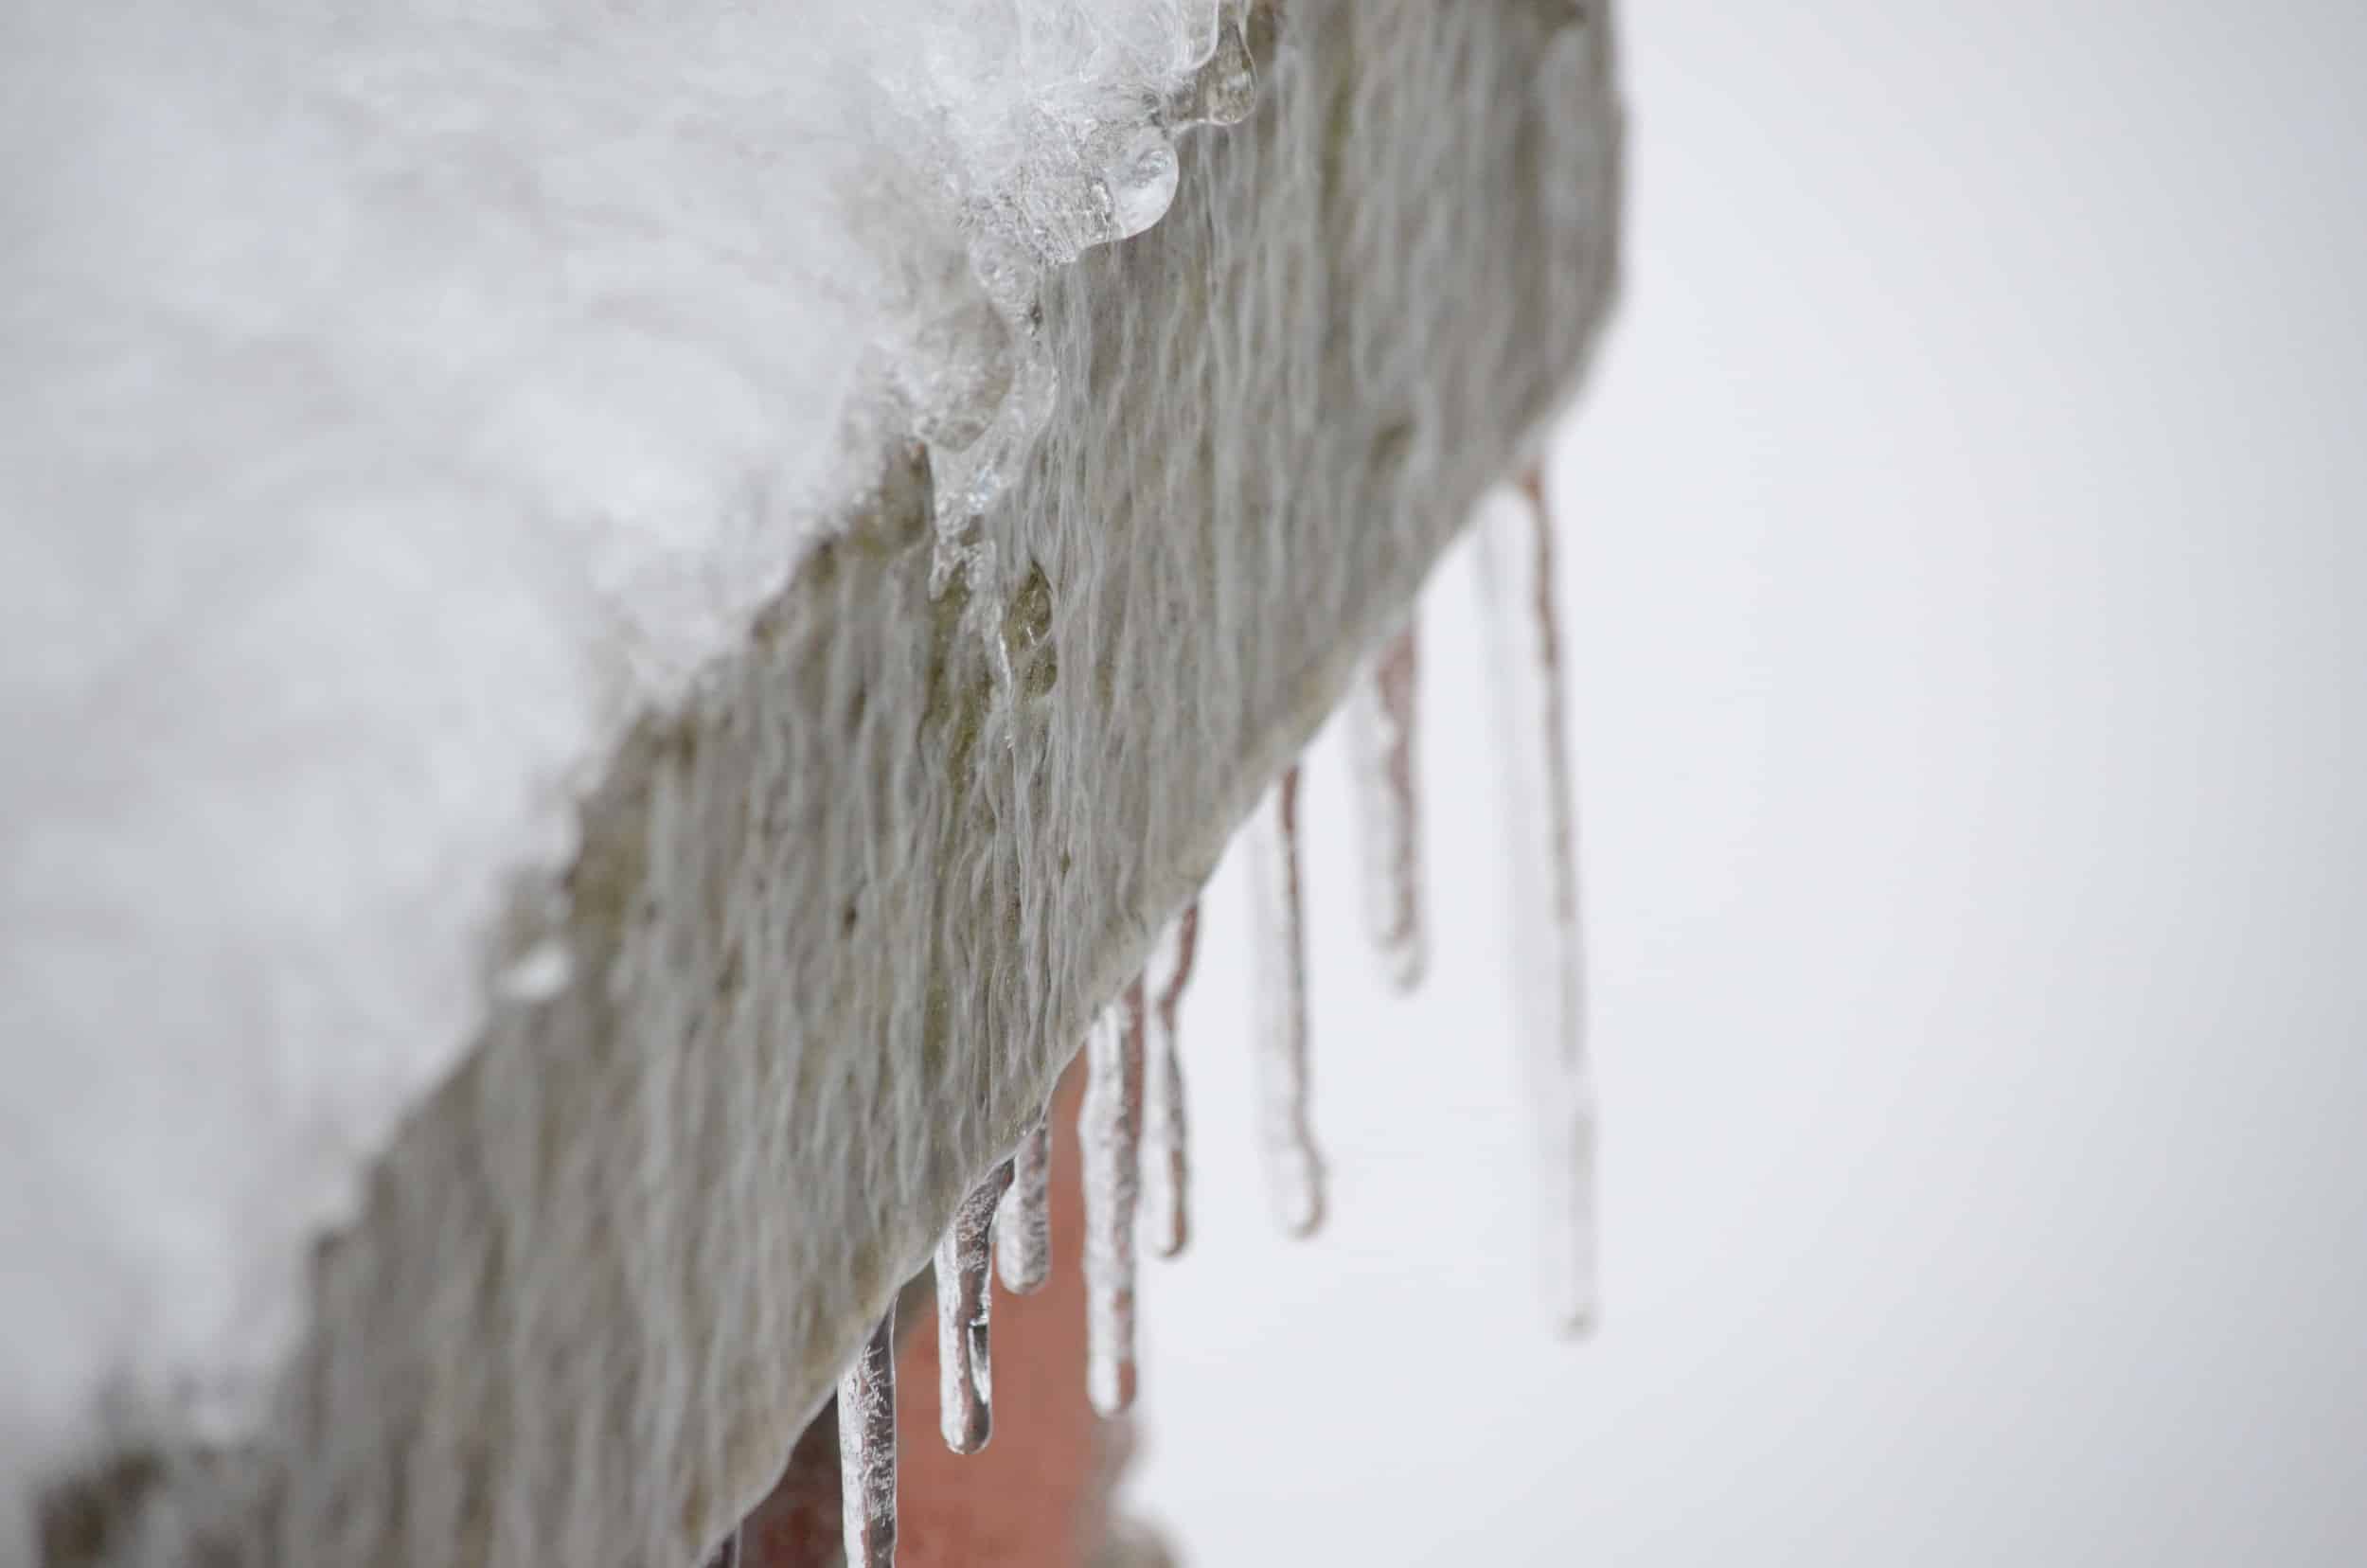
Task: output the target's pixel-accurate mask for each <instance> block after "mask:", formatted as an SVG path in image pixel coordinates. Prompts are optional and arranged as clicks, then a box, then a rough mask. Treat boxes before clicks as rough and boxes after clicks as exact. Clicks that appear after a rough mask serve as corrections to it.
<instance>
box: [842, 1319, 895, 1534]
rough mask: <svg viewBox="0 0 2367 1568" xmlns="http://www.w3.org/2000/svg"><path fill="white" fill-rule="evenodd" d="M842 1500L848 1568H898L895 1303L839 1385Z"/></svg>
mask: <svg viewBox="0 0 2367 1568" xmlns="http://www.w3.org/2000/svg"><path fill="white" fill-rule="evenodd" d="M838 1476H839V1482H838V1484H839V1499H840V1502H841V1505H842V1506H843V1508H844V1518H845V1532H846V1537H845V1541H846V1568H895V1562H896V1303H895V1302H894V1301H892V1300H891V1301H890V1302H889V1303H888V1310H887V1312H886V1313H885V1315H883V1316H882V1317H881V1319H880V1325H879V1327H876V1328H874V1329H873V1330H872V1331H871V1338H870V1339H868V1340H866V1341H864V1342H863V1349H862V1351H861V1352H860V1353H859V1354H857V1356H856V1357H855V1362H854V1364H853V1365H851V1366H849V1367H848V1368H847V1369H846V1375H845V1377H842V1378H841V1379H839V1381H838Z"/></svg>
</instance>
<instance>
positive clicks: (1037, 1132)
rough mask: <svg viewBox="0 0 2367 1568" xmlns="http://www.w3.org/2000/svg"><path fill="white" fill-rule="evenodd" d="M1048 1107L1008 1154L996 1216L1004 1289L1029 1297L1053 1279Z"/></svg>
mask: <svg viewBox="0 0 2367 1568" xmlns="http://www.w3.org/2000/svg"><path fill="white" fill-rule="evenodd" d="M1050 1110H1051V1108H1050V1107H1048V1106H1047V1107H1046V1108H1045V1111H1044V1114H1041V1115H1039V1116H1037V1117H1036V1125H1035V1126H1033V1127H1031V1128H1029V1129H1028V1130H1027V1135H1026V1136H1025V1137H1023V1138H1022V1139H1020V1140H1019V1152H1018V1153H1016V1154H1014V1155H1012V1156H1011V1189H1010V1191H1008V1192H1006V1193H1005V1194H1004V1195H1003V1207H1002V1209H1001V1211H1000V1212H999V1213H998V1214H997V1215H996V1216H995V1221H994V1241H995V1258H996V1262H997V1263H998V1264H999V1265H1000V1272H1001V1274H1002V1275H1003V1288H1004V1289H1005V1290H1006V1291H1009V1292H1014V1293H1015V1294H1018V1295H1032V1294H1034V1293H1035V1292H1038V1291H1041V1290H1042V1289H1043V1282H1044V1281H1045V1280H1046V1279H1049V1278H1050V1277H1051V1276H1052V1129H1051V1127H1050V1126H1049V1125H1048V1124H1047V1122H1046V1121H1045V1116H1046V1115H1049V1114H1050Z"/></svg>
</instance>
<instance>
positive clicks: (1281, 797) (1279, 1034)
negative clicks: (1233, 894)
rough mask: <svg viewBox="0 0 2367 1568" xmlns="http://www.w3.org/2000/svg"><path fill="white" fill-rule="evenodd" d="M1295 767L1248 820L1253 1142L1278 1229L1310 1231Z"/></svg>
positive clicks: (1312, 1183)
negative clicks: (1261, 1153)
mask: <svg viewBox="0 0 2367 1568" xmlns="http://www.w3.org/2000/svg"><path fill="white" fill-rule="evenodd" d="M1298 799H1299V770H1298V765H1297V764H1296V763H1293V764H1291V766H1290V768H1289V769H1287V770H1286V771H1285V772H1284V773H1283V775H1282V777H1281V779H1280V780H1279V781H1278V782H1277V783H1276V784H1275V785H1274V787H1273V789H1272V791H1270V792H1268V793H1267V796H1266V799H1265V801H1264V802H1263V803H1262V804H1261V805H1260V806H1259V807H1258V810H1257V813H1256V815H1255V817H1254V818H1252V819H1251V823H1250V854H1251V862H1252V864H1251V872H1252V876H1253V877H1254V879H1255V884H1256V894H1255V896H1256V926H1255V936H1254V938H1253V940H1254V942H1255V955H1256V976H1257V1025H1256V1027H1257V1042H1256V1051H1257V1070H1258V1134H1259V1137H1258V1141H1259V1143H1260V1145H1261V1146H1262V1147H1263V1149H1264V1150H1265V1156H1266V1183H1267V1191H1268V1194H1269V1196H1270V1197H1271V1198H1272V1201H1273V1204H1274V1211H1275V1213H1276V1215H1277V1216H1278V1217H1279V1218H1280V1219H1281V1221H1282V1226H1283V1228H1284V1229H1285V1230H1287V1231H1289V1232H1290V1234H1291V1235H1293V1236H1309V1235H1312V1234H1313V1233H1314V1231H1315V1229H1316V1227H1317V1226H1319V1225H1321V1224H1322V1223H1323V1218H1324V1165H1323V1157H1322V1156H1321V1155H1320V1154H1318V1153H1317V1152H1316V1150H1315V1138H1314V1133H1313V1131H1312V1130H1311V1129H1310V1128H1309V1127H1308V1046H1307V933H1306V930H1305V928H1304V925H1303V923H1302V919H1303V909H1302V904H1301V900H1300V896H1299V824H1298Z"/></svg>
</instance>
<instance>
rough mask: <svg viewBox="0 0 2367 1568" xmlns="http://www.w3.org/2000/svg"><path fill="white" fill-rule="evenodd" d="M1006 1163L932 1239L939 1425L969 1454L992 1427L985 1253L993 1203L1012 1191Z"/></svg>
mask: <svg viewBox="0 0 2367 1568" xmlns="http://www.w3.org/2000/svg"><path fill="white" fill-rule="evenodd" d="M1010 1186H1011V1162H1010V1161H1008V1160H1006V1161H1004V1162H1003V1163H1002V1164H1001V1165H999V1166H996V1167H994V1169H993V1170H992V1171H990V1172H988V1176H987V1179H986V1180H985V1181H983V1182H981V1183H979V1184H978V1185H977V1187H976V1188H975V1189H974V1190H973V1191H972V1192H971V1193H970V1196H969V1197H967V1198H965V1199H963V1200H962V1206H961V1207H960V1208H958V1209H956V1210H954V1212H953V1223H952V1226H950V1227H949V1228H948V1229H947V1231H946V1233H945V1239H944V1240H943V1241H940V1242H938V1243H937V1252H936V1287H937V1426H938V1429H939V1430H940V1431H941V1432H943V1434H945V1446H946V1447H948V1448H950V1449H952V1451H953V1452H955V1453H975V1452H978V1451H979V1450H980V1449H982V1448H985V1447H986V1446H987V1440H988V1438H989V1437H991V1436H992V1435H993V1434H994V1410H993V1400H994V1362H993V1358H992V1351H991V1346H990V1345H989V1342H988V1310H989V1309H990V1308H991V1307H992V1306H993V1303H994V1293H993V1291H992V1288H991V1286H990V1285H989V1283H988V1277H987V1275H988V1256H989V1255H990V1251H991V1248H992V1245H993V1239H994V1213H995V1206H996V1205H997V1204H998V1203H1002V1201H1003V1195H1004V1194H1005V1193H1006V1192H1007V1191H1009V1190H1010Z"/></svg>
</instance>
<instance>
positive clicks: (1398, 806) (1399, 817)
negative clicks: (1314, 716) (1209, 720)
mask: <svg viewBox="0 0 2367 1568" xmlns="http://www.w3.org/2000/svg"><path fill="white" fill-rule="evenodd" d="M1420 657H1421V653H1420V644H1419V642H1418V640H1417V633H1416V631H1415V620H1414V617H1413V616H1412V615H1408V616H1407V617H1406V623H1405V625H1404V626H1403V627H1402V628H1401V629H1399V631H1398V632H1397V634H1396V635H1395V636H1393V637H1391V638H1390V639H1389V640H1388V642H1386V643H1384V644H1383V645H1382V646H1381V650H1380V652H1379V654H1378V655H1377V656H1376V657H1375V658H1374V660H1373V663H1372V666H1371V668H1368V669H1366V670H1365V671H1364V672H1363V674H1362V676H1361V678H1360V679H1359V680H1358V682H1357V684H1356V689H1355V692H1354V693H1353V694H1352V695H1351V696H1350V698H1349V709H1348V717H1349V732H1348V744H1349V746H1350V748H1351V750H1352V751H1353V753H1354V756H1355V767H1356V794H1357V806H1358V808H1359V812H1358V814H1359V816H1360V817H1361V819H1362V820H1361V822H1360V823H1359V824H1358V826H1359V828H1360V829H1361V836H1362V839H1363V863H1364V864H1363V870H1364V921H1365V925H1366V927H1367V929H1369V930H1370V931H1371V933H1372V937H1373V945H1374V946H1375V947H1376V948H1378V949H1379V953H1380V956H1381V961H1382V963H1383V964H1384V965H1385V966H1386V967H1387V969H1388V971H1389V979H1390V983H1391V984H1393V985H1395V986H1396V987H1397V989H1399V990H1411V989H1413V988H1414V987H1415V985H1416V984H1418V983H1419V982H1420V980H1421V978H1422V970H1423V967H1424V964H1425V962H1426V960H1427V957H1428V953H1427V950H1426V945H1425V943H1424V940H1423V932H1422V817H1421V794H1420V784H1419V780H1418V778H1417V776H1416V775H1415V714H1416V701H1417V698H1418V696H1419V690H1420V686H1421V666H1420Z"/></svg>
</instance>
